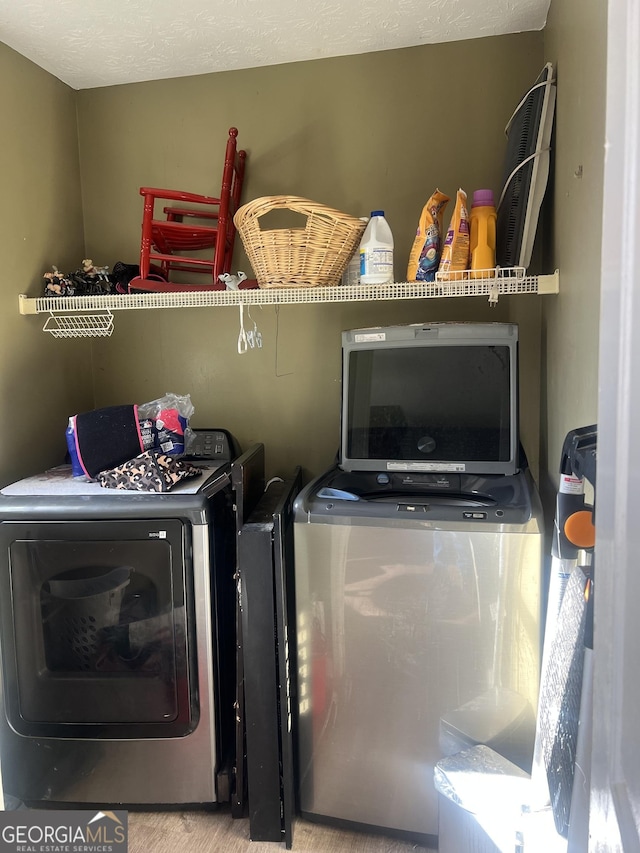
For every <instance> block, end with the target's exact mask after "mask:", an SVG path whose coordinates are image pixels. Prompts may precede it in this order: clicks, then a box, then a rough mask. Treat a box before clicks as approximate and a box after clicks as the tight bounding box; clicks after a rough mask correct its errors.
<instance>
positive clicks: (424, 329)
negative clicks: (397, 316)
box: [340, 323, 517, 474]
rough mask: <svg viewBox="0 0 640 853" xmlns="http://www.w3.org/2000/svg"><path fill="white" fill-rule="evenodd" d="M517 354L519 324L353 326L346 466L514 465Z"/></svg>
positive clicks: (347, 342)
mask: <svg viewBox="0 0 640 853" xmlns="http://www.w3.org/2000/svg"><path fill="white" fill-rule="evenodd" d="M516 355H517V327H515V326H513V325H511V324H500V323H489V324H474V323H462V324H459V323H443V324H431V325H417V326H396V327H387V328H381V329H361V330H357V331H352V332H345V333H344V334H343V411H342V443H341V444H342V446H341V460H340V464H341V467H342V468H343V469H344V470H351V471H356V470H380V471H433V472H437V471H458V472H467V473H482V474H493V473H500V474H512V473H515V471H516V451H517V426H516V424H517V420H516V397H517V390H516V389H517V384H516V375H517V360H516Z"/></svg>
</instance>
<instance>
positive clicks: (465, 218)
mask: <svg viewBox="0 0 640 853" xmlns="http://www.w3.org/2000/svg"><path fill="white" fill-rule="evenodd" d="M469 231H470V229H469V213H468V212H467V194H466V192H465V191H464V190H458V192H457V195H456V206H455V209H454V211H453V216H452V217H451V222H450V223H449V228H448V230H447V236H446V238H445V241H444V246H443V248H442V256H441V258H440V266H439V267H438V272H439V273H443V274H444V275H442V276H441V277H442V278H443V279H444V280H445V281H448V280H449V279H450V278H453V276H450V275H448V273H453V272H458V271H460V270H466V269H469V251H470V239H469Z"/></svg>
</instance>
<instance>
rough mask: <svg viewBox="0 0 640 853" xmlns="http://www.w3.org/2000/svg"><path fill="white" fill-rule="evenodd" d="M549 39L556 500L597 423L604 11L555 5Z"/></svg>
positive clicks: (596, 0) (547, 308)
mask: <svg viewBox="0 0 640 853" xmlns="http://www.w3.org/2000/svg"><path fill="white" fill-rule="evenodd" d="M544 37H545V54H546V56H547V58H548V59H549V60H551V61H553V62H554V63H555V64H556V66H557V75H558V101H557V106H556V136H555V191H554V205H553V222H552V227H551V229H550V235H549V236H550V240H549V241H548V244H547V252H548V264H549V266H550V267H551V268H554V267H557V268H559V269H560V271H561V273H560V293H559V295H558V297H557V298H554V299H550V300H543V326H542V342H543V343H542V351H543V354H544V359H543V363H542V389H543V398H542V407H541V411H542V426H541V435H542V439H543V447H542V465H541V467H542V469H543V470H546V471H548V472H549V474H548V477H546V478H543V479H542V481H541V484H540V485H541V488H542V489H543V492H544V493H545V494H547V493H548V494H549V496H550V495H552V494H553V492H554V491H555V488H556V487H557V483H558V473H557V472H558V467H559V464H560V453H561V450H562V442H563V439H564V437H565V435H566V434H567V432H568V431H569V430H571V429H575V428H576V427H581V426H587V425H589V424H592V423H595V422H596V421H597V417H598V335H599V317H600V267H601V261H602V258H601V255H602V250H601V242H602V182H603V165H604V155H605V139H604V125H605V94H606V46H607V4H606V3H602V2H600V0H584V2H581V4H580V12H579V14H576V3H575V0H553V2H552V4H551V10H550V13H549V18H548V21H547V27H546V28H545V30H544ZM603 381H606V377H603ZM549 499H550V497H549V498H548V500H549Z"/></svg>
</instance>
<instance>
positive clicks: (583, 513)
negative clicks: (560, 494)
mask: <svg viewBox="0 0 640 853" xmlns="http://www.w3.org/2000/svg"><path fill="white" fill-rule="evenodd" d="M564 535H565V536H566V537H567V539H568V540H569V542H571V544H572V545H575V546H576V548H593V546H594V545H595V544H596V529H595V527H594V525H593V513H592V512H591V511H590V510H587V509H583V510H580V512H574V513H573V514H572V515H570V516H569V518H568V519H567V520H566V521H565V523H564Z"/></svg>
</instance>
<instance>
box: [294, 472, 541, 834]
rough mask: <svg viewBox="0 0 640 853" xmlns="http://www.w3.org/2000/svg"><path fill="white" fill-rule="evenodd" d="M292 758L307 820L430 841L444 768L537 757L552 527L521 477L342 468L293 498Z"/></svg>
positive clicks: (526, 475)
mask: <svg viewBox="0 0 640 853" xmlns="http://www.w3.org/2000/svg"><path fill="white" fill-rule="evenodd" d="M294 549H295V598H296V631H297V675H298V678H297V711H298V726H297V732H298V737H297V754H298V774H299V797H300V809H301V812H302V814H303V815H305V816H307V817H309V818H311V819H319V820H328V821H331V822H336V821H337V822H340V823H343V822H344V823H346V824H347V825H349V824H355V825H359V826H362V825H366V826H369V827H382V828H384V829H385V830H390V831H393V832H398V833H408V834H409V835H412V836H416V835H417V836H426V837H428V838H432V837H433V836H435V835H437V831H438V830H437V826H438V803H437V795H436V791H435V789H434V784H433V768H434V764H435V763H436V762H437V761H438V760H439V759H440V758H442V757H443V756H444V755H448V754H452V753H455V752H457V751H459V750H460V749H463V748H465V747H467V746H470V745H472V744H476V743H486V744H489V745H491V746H493V747H494V748H495V749H496V750H497V751H499V752H500V753H502V754H503V755H505V756H506V757H508V758H510V759H511V760H513V761H515V762H516V763H517V764H519V765H520V766H522V767H523V768H525V769H526V768H528V767H530V764H531V757H532V750H533V742H534V734H535V718H536V707H537V698H538V683H539V671H540V649H541V618H540V608H541V575H542V550H543V524H542V512H541V507H540V502H539V498H538V495H537V492H536V489H535V486H534V484H533V481H532V478H531V476H530V474H529V471H528V470H527V468H526V466H522V467H520V468H519V469H518V470H517V471H516V472H515V473H514V474H510V475H506V476H505V475H503V474H487V475H483V474H481V473H455V472H451V471H449V472H447V471H441V472H429V471H420V470H400V471H394V470H392V468H390V469H389V470H384V471H377V472H376V471H344V470H342V469H341V468H340V467H338V466H336V467H333V468H331V469H330V470H329V471H327V472H326V473H325V474H323V475H322V476H320V477H319V478H317V479H315V480H314V481H313V482H312V483H310V484H309V485H308V486H306V487H305V488H304V489H303V490H302V491H301V493H300V494H299V496H298V498H297V500H296V502H295V516H294Z"/></svg>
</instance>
